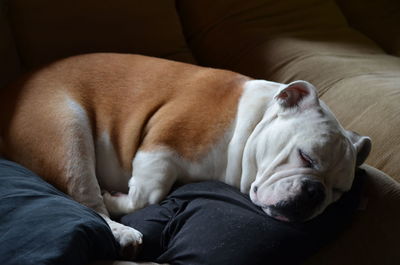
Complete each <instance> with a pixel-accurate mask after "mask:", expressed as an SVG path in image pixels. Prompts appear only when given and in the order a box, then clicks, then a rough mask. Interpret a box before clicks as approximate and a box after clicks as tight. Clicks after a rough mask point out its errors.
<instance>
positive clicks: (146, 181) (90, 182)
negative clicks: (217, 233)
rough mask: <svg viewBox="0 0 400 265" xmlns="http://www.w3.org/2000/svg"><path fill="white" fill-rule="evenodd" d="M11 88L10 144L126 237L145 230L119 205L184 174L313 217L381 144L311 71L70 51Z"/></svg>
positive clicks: (160, 193)
mask: <svg viewBox="0 0 400 265" xmlns="http://www.w3.org/2000/svg"><path fill="white" fill-rule="evenodd" d="M1 93H2V94H1V97H0V104H1V107H0V108H1V109H0V111H1V112H0V113H1V116H0V129H1V141H2V145H1V151H2V154H3V155H4V156H6V157H7V158H9V159H11V160H14V161H16V162H18V163H20V164H22V165H24V166H26V167H28V168H30V169H31V170H33V171H34V172H36V173H37V174H39V175H40V176H42V177H43V178H44V179H45V180H46V181H48V182H49V183H51V184H53V185H54V186H56V187H57V188H58V189H60V190H62V191H64V192H65V193H67V194H69V195H70V196H71V197H72V198H73V199H75V200H76V201H78V202H80V203H82V204H84V205H86V206H88V207H90V208H92V209H94V210H95V211H97V212H98V213H99V214H101V215H102V216H103V217H104V219H105V220H106V221H107V223H108V224H109V226H110V227H111V229H112V232H113V233H114V235H115V238H116V239H117V241H118V242H119V243H120V245H121V246H122V247H123V248H122V249H129V248H131V247H132V246H137V245H139V244H141V243H142V235H141V233H140V232H139V231H137V230H135V229H133V228H130V227H126V226H124V225H122V224H119V223H117V222H115V221H113V220H111V219H110V217H109V216H110V215H111V216H118V215H123V214H127V213H131V212H133V211H135V210H137V209H140V208H142V207H145V206H146V205H149V204H154V203H157V202H159V201H160V200H162V199H163V198H164V197H165V196H166V195H167V194H168V192H169V191H170V189H171V187H172V185H173V184H174V183H175V182H177V181H178V182H181V183H187V182H194V181H201V180H210V179H213V180H219V181H223V182H225V183H227V184H230V185H232V186H234V187H237V188H239V189H240V191H241V192H243V193H246V194H249V195H250V198H251V200H252V202H254V203H255V204H256V205H258V206H260V207H261V208H262V209H264V211H265V213H266V214H267V215H269V216H272V217H274V218H276V219H279V220H282V221H306V220H309V219H311V218H313V217H315V216H317V215H318V214H320V213H321V212H322V211H323V210H324V209H325V208H326V207H327V206H328V205H329V204H331V203H333V202H334V201H336V200H338V199H339V197H340V196H341V195H342V194H343V193H344V192H346V191H348V190H349V189H350V187H351V185H352V182H353V178H354V172H355V168H356V167H357V166H358V165H360V164H362V163H363V162H364V161H365V159H366V158H367V156H368V154H369V152H370V149H371V140H370V138H368V137H365V136H360V135H358V134H356V133H353V132H350V131H347V130H345V129H344V128H343V127H342V126H341V125H340V124H339V122H338V121H337V119H336V118H335V116H334V115H333V114H332V112H331V111H330V110H329V108H328V107H327V105H326V104H324V102H322V101H321V100H319V98H318V95H317V91H316V89H315V87H314V86H313V85H312V84H310V83H308V82H306V81H295V82H292V83H290V84H280V83H275V82H269V81H265V80H253V79H251V78H249V77H246V76H243V75H240V74H238V73H234V72H230V71H225V70H217V69H211V68H204V67H199V66H194V65H190V64H185V63H179V62H173V61H168V60H163V59H157V58H151V57H145V56H139V55H128V54H108V53H103V54H88V55H80V56H75V57H71V58H67V59H63V60H60V61H57V62H55V63H52V64H50V65H47V66H45V67H42V68H41V69H39V70H36V71H34V72H31V73H29V74H26V75H25V76H23V77H22V78H21V79H19V80H18V81H17V82H16V83H14V84H13V85H11V86H10V87H9V88H8V89H5V90H3V92H1ZM102 191H103V192H102Z"/></svg>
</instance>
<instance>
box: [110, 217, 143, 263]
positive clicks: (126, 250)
mask: <svg viewBox="0 0 400 265" xmlns="http://www.w3.org/2000/svg"><path fill="white" fill-rule="evenodd" d="M109 226H110V228H111V231H112V233H113V235H114V237H115V239H116V240H117V242H118V243H119V245H120V255H121V257H122V258H124V259H128V260H133V259H134V258H135V257H136V256H137V254H138V251H139V249H140V246H141V244H142V243H143V239H142V238H143V235H142V233H140V232H139V231H137V230H136V229H134V228H131V227H129V226H125V225H122V224H120V223H117V222H114V221H111V222H110V223H109Z"/></svg>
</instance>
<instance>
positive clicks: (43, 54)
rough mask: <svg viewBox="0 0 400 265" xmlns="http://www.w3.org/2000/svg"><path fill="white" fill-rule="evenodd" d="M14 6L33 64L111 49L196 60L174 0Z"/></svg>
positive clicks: (21, 43) (67, 0) (16, 27)
mask: <svg viewBox="0 0 400 265" xmlns="http://www.w3.org/2000/svg"><path fill="white" fill-rule="evenodd" d="M8 6H9V10H8V13H9V18H10V22H11V27H12V29H13V31H14V36H15V39H16V41H17V47H18V50H19V52H20V56H21V60H22V63H23V64H24V66H25V67H27V68H31V67H35V66H38V65H41V64H43V63H47V62H49V61H52V60H55V59H57V58H61V57H67V56H71V55H75V54H81V53H88V52H107V51H109V52H130V53H141V54H146V55H151V56H158V57H165V58H169V59H175V60H181V61H186V62H194V60H193V57H192V56H191V54H190V52H189V50H188V48H187V46H186V43H185V39H184V37H183V35H182V31H181V27H180V23H179V18H178V16H177V14H176V12H175V4H174V1H173V0H147V1H138V0H135V1H132V0H113V1H108V0H58V1H53V0H36V1H24V0H12V1H9V2H8ZM155 32H157V34H154V33H155Z"/></svg>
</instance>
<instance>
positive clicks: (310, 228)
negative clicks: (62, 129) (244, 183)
mask: <svg viewBox="0 0 400 265" xmlns="http://www.w3.org/2000/svg"><path fill="white" fill-rule="evenodd" d="M361 175H362V172H361V171H360V172H359V176H358V178H356V181H355V184H354V185H353V188H352V190H351V191H350V192H349V193H347V194H345V196H344V197H343V198H342V199H341V200H340V201H339V202H337V203H335V204H334V205H332V206H330V207H329V208H328V209H327V211H326V212H325V213H324V214H323V215H321V216H319V217H318V218H316V219H314V220H312V221H310V222H306V223H284V222H280V221H276V220H274V219H272V218H270V217H268V216H267V215H266V214H264V212H263V211H262V210H260V209H259V208H258V207H257V206H255V205H253V204H252V203H251V202H250V200H249V198H248V196H246V195H243V194H242V193H240V192H239V191H238V190H236V189H235V188H232V187H230V186H228V185H226V184H223V183H220V182H212V181H209V182H202V183H194V184H188V185H185V186H182V187H181V188H178V189H176V190H175V191H174V192H173V193H171V195H170V196H169V197H168V198H166V199H165V200H164V201H163V202H162V203H161V204H160V205H153V206H149V207H146V208H144V209H142V210H140V211H137V212H135V213H133V214H131V215H127V216H125V217H123V218H122V222H123V223H125V224H127V225H131V226H133V227H135V228H137V229H138V230H140V231H141V232H143V234H144V245H143V248H142V252H141V256H140V258H141V259H146V260H153V261H158V262H168V263H171V264H190V265H195V264H219V265H224V264H238V265H240V264H252V265H255V264H297V263H299V262H301V261H302V260H304V259H305V258H307V257H308V256H310V255H311V254H312V253H314V252H315V251H317V250H318V249H319V248H320V247H321V246H323V245H324V244H326V243H327V242H328V241H330V240H332V239H333V238H335V236H336V235H337V233H338V232H340V231H342V230H343V229H344V228H345V226H346V224H348V223H349V222H350V220H351V216H352V214H353V213H354V210H355V209H356V207H357V205H358V199H359V197H360V192H361V186H362V185H361V182H362V179H363V178H362V177H361ZM0 246H1V248H0V264H35V265H36V264H86V263H88V261H90V260H95V259H116V258H117V257H116V253H117V252H118V244H117V243H116V242H115V240H114V238H113V236H112V234H111V231H110V229H109V227H108V226H107V224H106V223H105V221H104V220H103V219H102V218H101V217H100V216H99V215H98V214H96V213H95V212H93V211H92V210H90V209H88V208H86V207H84V206H82V205H80V204H78V203H76V202H74V201H73V200H71V199H70V198H69V197H68V196H66V195H64V194H63V193H61V192H59V191H57V190H56V189H55V188H54V187H52V186H51V185H49V184H48V183H46V182H44V181H43V180H41V179H40V178H39V177H37V176H36V175H35V174H33V173H32V172H30V171H29V170H27V169H24V168H23V167H21V166H19V165H17V164H15V163H13V162H9V161H6V160H2V159H0Z"/></svg>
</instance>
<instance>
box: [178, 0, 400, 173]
mask: <svg viewBox="0 0 400 265" xmlns="http://www.w3.org/2000/svg"><path fill="white" fill-rule="evenodd" d="M206 7H207V8H208V9H210V10H211V11H210V12H208V13H201V14H200V13H199V12H197V10H203V9H206ZM178 10H179V11H180V12H181V14H182V16H181V17H182V23H183V25H184V32H185V34H186V35H187V37H188V42H189V45H190V46H191V48H192V50H193V53H194V55H195V57H196V58H197V60H198V61H199V62H200V63H202V64H205V65H212V66H215V67H221V68H227V69H232V70H235V71H238V72H241V73H244V74H247V75H249V76H251V77H254V78H262V79H267V80H272V81H277V82H284V83H288V82H290V81H294V80H296V79H303V80H307V81H309V82H311V83H313V84H314V85H315V86H316V87H317V88H318V90H319V93H320V95H321V97H322V99H323V100H325V101H326V103H327V104H328V105H329V106H330V107H331V109H332V110H333V112H334V113H335V114H336V116H337V117H338V119H339V120H340V121H341V122H342V124H343V125H344V126H345V127H346V128H347V129H350V130H353V131H356V132H358V133H360V134H363V135H368V136H370V137H371V138H372V141H373V151H372V153H371V155H370V157H369V159H368V160H367V163H368V164H371V165H372V166H374V167H377V168H379V169H381V170H383V171H384V172H386V173H387V174H389V175H391V176H392V177H394V178H395V179H397V180H400V164H399V163H398V161H400V134H399V133H398V132H399V131H400V123H399V122H398V118H397V117H398V116H399V114H400V109H399V108H398V102H400V92H399V91H400V74H399V73H400V58H398V57H395V56H390V55H388V54H386V53H385V52H384V51H383V50H382V48H380V47H379V46H378V45H377V44H375V43H374V42H373V41H371V40H370V39H368V38H367V37H365V36H363V35H362V34H360V33H359V32H357V31H355V30H354V29H352V28H350V27H349V26H348V25H347V22H346V19H345V18H344V16H343V15H342V13H341V12H340V9H339V8H338V6H337V5H336V4H335V2H334V1H328V0H287V1H278V2H277V1H272V0H271V1H265V0H249V1H241V0H228V1H223V0H215V1H214V0H212V1H211V0H209V1H208V0H202V1H200V0H194V1H190V3H189V2H187V1H179V5H178Z"/></svg>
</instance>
